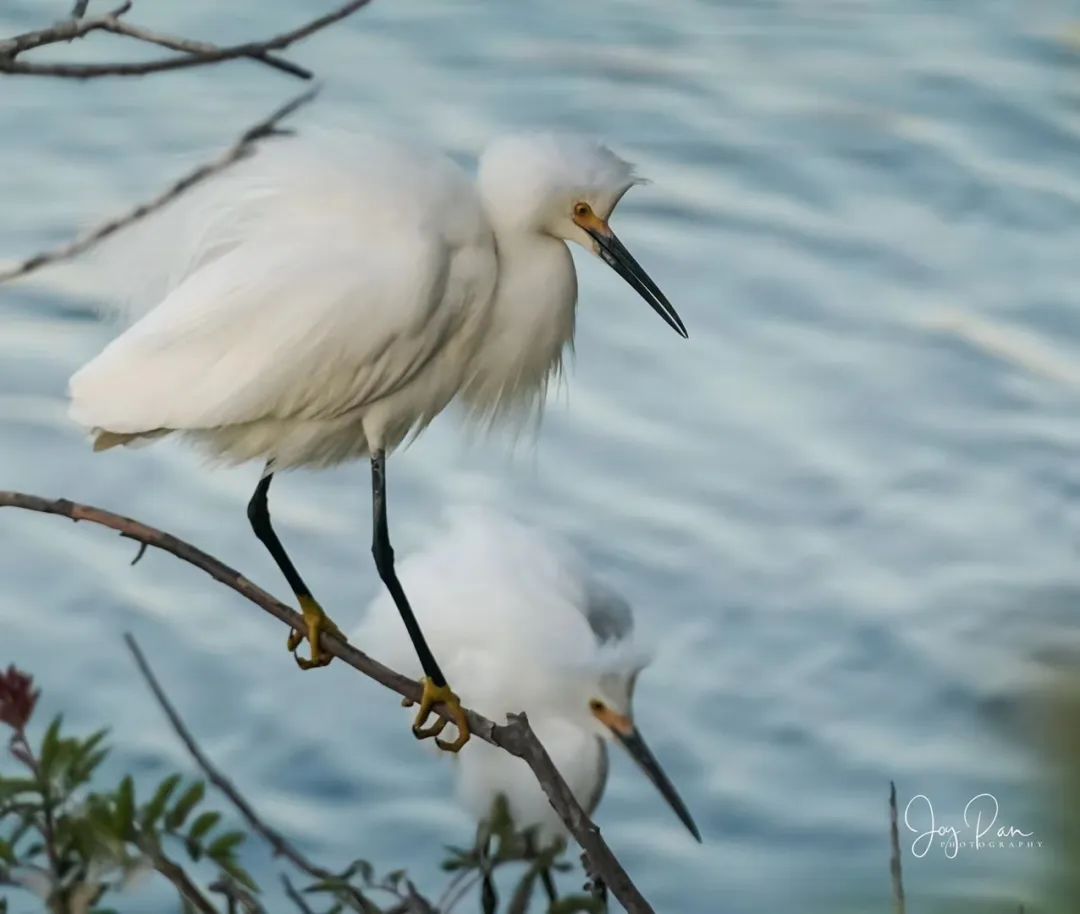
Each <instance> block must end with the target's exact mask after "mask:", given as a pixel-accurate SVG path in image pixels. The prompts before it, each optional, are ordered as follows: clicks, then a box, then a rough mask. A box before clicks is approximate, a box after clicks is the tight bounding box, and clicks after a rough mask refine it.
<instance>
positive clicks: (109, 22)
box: [0, 0, 371, 79]
mask: <svg viewBox="0 0 1080 914" xmlns="http://www.w3.org/2000/svg"><path fill="white" fill-rule="evenodd" d="M370 2H371V0H349V2H348V3H345V4H344V5H342V6H339V7H338V8H337V9H335V10H332V11H331V12H329V13H327V14H325V15H324V16H320V17H319V18H317V19H312V20H311V21H309V22H306V23H304V25H301V26H299V27H298V28H294V29H291V30H290V31H288V32H282V33H281V34H280V35H275V36H274V37H273V38H268V39H266V40H265V41H247V42H244V43H243V44H235V45H229V46H226V47H218V46H216V45H208V44H207V45H203V46H202V48H203V49H202V50H200V51H197V52H187V53H185V55H184V56H182V57H164V58H159V59H157V60H145V61H130V62H120V63H91V64H65V63H28V62H25V61H22V60H19V59H18V56H19V54H21V53H23V52H24V51H28V50H30V49H31V48H37V47H42V46H44V45H47V44H55V43H57V42H60V41H70V40H72V39H73V38H78V37H81V36H82V35H85V34H87V33H89V32H92V31H99V30H105V31H113V32H116V33H117V34H129V35H132V37H140V36H137V35H134V34H132V31H131V30H128V31H120V30H117V29H116V28H115V25H116V22H115V20H116V19H117V18H118V17H119V16H120V15H121V14H122V13H123V12H127V9H128V8H129V7H130V3H126V4H125V5H124V7H122V8H121V10H120V11H114V12H112V13H109V14H106V15H105V16H100V17H95V18H90V19H87V18H78V19H77V18H72V19H67V20H65V21H63V22H61V23H58V24H57V25H55V26H52V27H50V28H45V29H39V30H37V31H35V32H27V33H26V34H24V35H16V36H15V37H14V38H11V39H8V40H7V41H0V73H9V74H12V75H23V76H58V77H66V78H69V79H93V78H96V77H99V76H144V75H146V74H148V73H161V72H164V71H166V70H184V69H189V68H191V67H201V66H205V65H207V64H214V63H220V62H221V61H223V60H236V59H237V58H241V57H253V58H256V59H258V60H260V61H262V62H264V63H267V62H269V61H268V60H267V59H266V58H267V55H268V54H269V52H271V51H281V50H284V49H285V48H287V47H289V46H290V45H293V44H295V43H296V42H298V41H302V40H303V39H305V38H307V37H309V36H310V35H313V34H314V33H315V32H318V31H320V30H321V29H324V28H326V27H327V26H328V25H332V24H333V23H335V22H339V21H340V20H342V19H344V18H346V17H347V16H351V15H352V14H353V13H355V12H356V11H357V10H359V9H361V8H362V7H364V6H367V4H368V3H370ZM131 29H134V27H131ZM134 31H142V30H137V29H136V30H134ZM157 38H161V39H165V40H168V41H170V42H173V43H174V44H175V43H176V42H179V41H181V40H182V39H172V38H169V39H166V36H157ZM143 40H146V39H145V38H144V39H143ZM153 43H154V44H164V41H162V40H155V41H153ZM191 44H192V45H193V46H194V45H195V44H196V43H194V42H192V43H191ZM164 46H165V47H169V46H170V45H169V44H165V45H164ZM176 49H177V50H186V49H183V48H176ZM277 63H280V61H277ZM271 65H276V64H271Z"/></svg>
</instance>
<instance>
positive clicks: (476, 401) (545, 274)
mask: <svg viewBox="0 0 1080 914" xmlns="http://www.w3.org/2000/svg"><path fill="white" fill-rule="evenodd" d="M637 180H638V179H637V178H636V177H635V174H634V170H633V168H632V167H631V166H630V165H629V164H628V163H627V162H624V161H623V160H622V159H620V158H619V157H618V156H616V155H615V154H614V153H613V152H611V151H610V150H609V149H607V148H606V147H605V146H602V145H599V144H597V143H595V142H591V141H586V140H582V139H577V138H570V137H563V136H556V135H548V134H533V135H523V136H513V137H509V138H506V139H502V140H498V141H497V142H495V143H494V144H493V145H491V146H490V147H489V148H488V149H487V151H486V152H485V153H484V154H483V156H482V158H481V161H480V168H479V176H478V179H477V181H476V183H475V184H474V183H473V182H471V181H470V180H468V179H467V177H466V175H465V174H464V173H463V172H462V171H461V170H460V169H459V167H458V166H457V165H455V164H454V163H453V162H452V161H451V160H450V159H448V158H446V157H445V156H443V155H441V154H439V153H435V152H427V151H422V150H418V149H416V148H413V147H411V146H409V145H408V144H404V143H401V142H398V141H391V140H386V139H376V138H371V137H356V136H353V137H342V136H327V137H323V138H321V140H318V141H312V140H311V139H308V138H299V137H292V138H282V139H277V140H274V141H273V142H268V143H266V144H264V146H263V147H262V148H261V149H260V150H259V151H258V152H257V153H256V154H255V155H254V156H253V157H252V158H250V159H249V160H247V161H245V162H242V163H239V164H238V165H236V166H234V167H233V168H232V169H230V170H229V171H227V172H225V173H224V174H223V175H222V176H219V177H217V178H214V179H212V180H211V181H208V182H207V183H206V184H204V185H202V186H201V187H200V188H199V189H198V190H197V191H195V192H194V193H193V199H192V200H190V201H188V204H187V207H186V209H184V210H183V212H182V218H180V217H176V218H174V219H173V220H172V221H170V220H168V219H165V220H164V221H163V222H161V223H159V224H158V227H157V229H156V233H155V231H154V223H153V222H151V223H149V224H148V226H147V228H146V230H147V232H149V233H150V237H149V239H148V240H146V239H144V243H143V244H142V249H141V250H139V251H138V252H137V253H134V254H132V255H131V257H130V258H129V262H128V264H127V265H126V267H125V270H127V271H132V272H134V273H136V274H138V273H139V272H141V271H146V272H147V273H148V274H150V273H154V274H156V275H155V276H149V275H148V277H147V281H148V283H150V284H151V285H153V282H154V280H155V279H156V281H157V284H158V287H159V290H160V292H159V294H158V295H157V296H156V297H155V298H154V299H153V300H152V301H150V302H147V303H145V304H144V309H143V313H141V314H138V313H136V314H133V315H132V316H133V317H135V318H136V319H135V320H134V322H133V323H132V324H131V326H130V327H129V328H128V329H127V330H126V331H125V332H123V333H122V334H121V335H120V336H119V337H118V338H116V339H115V340H113V341H112V342H111V343H110V344H109V345H108V346H106V347H105V349H104V350H103V351H102V352H101V353H100V354H99V355H98V356H97V357H96V358H94V359H92V360H91V361H90V362H89V363H88V364H87V365H85V366H84V367H83V368H81V369H80V370H79V371H78V372H77V373H76V374H75V375H74V376H73V377H72V379H71V382H70V393H71V415H72V417H73V418H74V419H75V420H76V421H77V422H78V423H80V424H81V425H83V426H85V427H87V428H89V429H90V430H92V432H93V434H94V435H95V442H94V448H95V450H105V449H107V448H111V447H113V446H115V445H119V444H130V443H135V442H139V441H144V440H149V439H153V438H156V437H159V436H162V435H167V434H170V433H173V432H177V433H182V434H183V435H184V436H185V437H186V438H188V439H191V440H193V441H194V442H196V443H197V444H198V445H201V446H202V447H203V449H204V450H206V451H208V452H209V453H210V454H211V455H213V456H214V457H215V458H218V459H220V460H223V461H226V462H232V463H239V462H242V461H247V460H254V459H258V460H261V461H264V462H265V469H264V472H263V475H262V477H261V478H260V480H259V484H258V486H257V487H256V489H255V493H254V495H253V496H252V499H251V502H250V504H249V505H248V517H249V518H250V521H251V525H252V528H253V529H254V532H255V535H256V536H257V537H258V538H259V539H260V540H261V541H262V542H263V544H264V545H265V546H266V548H267V549H268V550H269V552H270V554H271V555H272V556H273V558H274V560H275V561H276V563H277V564H278V566H279V567H280V569H281V571H282V573H283V574H284V575H285V578H286V579H287V581H288V583H289V586H290V587H291V588H292V590H293V593H294V594H295V595H296V598H297V600H298V602H299V604H300V608H301V610H302V612H303V614H304V618H305V621H306V624H307V640H308V642H309V644H310V649H311V656H310V659H307V660H305V659H301V658H299V657H297V662H298V663H299V664H300V666H301V667H302V668H304V669H308V668H310V667H314V666H322V665H324V664H326V663H329V661H330V656H329V655H327V654H325V653H324V652H323V651H322V650H321V649H320V645H319V635H320V632H321V631H332V632H334V633H338V629H337V627H336V626H335V625H334V623H333V622H332V621H331V620H330V619H329V617H328V616H327V615H326V614H325V613H324V612H323V610H322V608H321V607H320V605H319V603H318V602H317V601H316V600H315V598H314V597H313V596H312V594H311V591H310V589H309V588H308V586H307V585H306V584H305V583H304V580H303V579H302V578H301V577H300V574H299V572H298V571H297V570H296V568H295V567H294V565H293V564H292V562H291V561H290V559H289V556H288V555H287V554H286V552H285V549H284V547H283V546H282V544H281V542H280V540H279V539H278V537H277V535H276V534H275V532H274V529H273V527H272V526H271V524H270V514H269V510H268V507H267V492H268V490H269V488H270V482H271V480H272V478H273V475H274V473H275V472H276V471H278V470H285V469H289V468H293V467H300V466H329V465H333V464H337V463H340V462H342V461H346V460H352V459H358V458H361V457H369V458H370V460H371V479H372V494H373V498H372V508H373V542H372V553H373V555H374V559H375V565H376V567H377V569H378V572H379V576H380V577H381V578H382V580H383V582H384V583H385V585H386V587H387V589H388V590H389V592H390V594H391V596H392V597H393V599H394V603H395V605H396V606H397V609H398V611H399V612H400V614H401V617H402V619H403V621H404V623H405V627H406V629H407V630H408V633H409V637H410V639H411V640H412V643H413V646H414V648H415V650H416V653H417V655H418V657H419V659H420V664H421V667H422V668H423V673H424V679H423V686H424V690H423V700H422V702H421V704H420V708H419V713H418V714H417V717H416V720H415V723H414V725H413V730H414V732H415V733H416V735H417V736H418V737H420V738H423V737H427V736H436V737H438V734H439V732H440V731H441V729H442V726H443V723H444V722H443V721H442V720H441V719H440V721H439V722H437V723H436V724H435V725H433V726H431V727H426V728H425V727H424V723H425V721H426V720H427V718H428V716H429V714H430V710H431V707H432V705H433V704H434V703H435V702H438V701H442V702H445V703H446V705H447V706H448V708H449V709H450V710H451V712H452V714H453V717H454V720H455V723H456V724H457V728H458V737H457V739H456V740H454V742H452V743H450V742H444V741H442V740H438V742H439V744H440V745H441V746H442V747H443V748H444V749H449V750H453V751H456V750H457V749H460V748H461V746H462V745H463V744H464V743H465V741H466V740H467V739H468V729H467V723H466V719H465V717H464V714H463V713H462V712H461V706H460V703H459V702H458V699H457V697H456V696H455V695H454V693H453V692H452V691H451V689H450V688H449V686H448V685H447V680H446V677H445V676H444V675H443V672H442V670H441V669H440V668H439V665H438V664H437V663H436V661H435V657H434V655H433V654H432V652H431V650H430V648H429V647H428V645H427V643H426V642H425V640H424V635H423V633H422V632H421V630H420V626H419V625H418V624H417V621H416V618H415V617H414V615H413V612H412V610H411V608H410V606H409V601H408V599H407V598H406V595H405V591H404V590H403V589H402V586H401V583H400V582H399V580H398V578H397V575H396V574H395V571H394V552H393V549H392V548H391V545H390V536H389V530H388V525H387V504H386V455H387V454H388V453H389V452H391V451H392V450H393V449H394V448H395V447H397V446H398V445H399V444H401V442H402V441H403V440H404V439H405V438H406V437H407V436H408V435H409V434H410V433H413V434H415V433H418V432H419V431H420V430H421V429H423V428H424V427H425V426H426V425H427V424H428V422H430V421H431V420H432V419H433V418H434V417H435V415H436V414H438V413H439V412H441V411H442V409H443V408H444V407H446V406H447V404H449V403H450V401H451V400H453V399H454V398H455V397H457V396H459V395H460V397H461V399H462V401H463V402H464V404H465V406H466V408H467V411H468V413H470V414H471V415H472V416H474V417H478V418H481V419H483V420H494V419H497V418H500V417H503V416H507V415H520V413H521V412H522V411H523V410H526V411H527V410H530V409H533V410H539V409H540V408H541V407H542V400H543V395H544V391H545V389H546V385H547V382H548V379H549V378H550V377H551V376H552V375H553V374H554V373H555V372H557V371H558V369H559V366H560V364H561V358H562V352H563V350H564V348H565V347H566V346H567V345H568V344H570V343H571V342H572V339H573V334H574V312H575V304H576V299H577V280H576V275H575V272H574V265H573V261H572V259H571V257H570V253H569V251H568V249H567V246H566V243H565V242H567V241H576V242H578V243H579V244H581V245H583V246H584V247H586V248H587V249H589V250H591V251H593V252H594V253H596V254H597V255H599V256H600V257H601V258H602V259H603V260H604V261H605V262H606V263H608V264H609V265H610V266H611V267H612V268H614V269H615V270H616V272H618V273H619V275H621V276H622V277H623V278H624V279H626V281H627V282H629V283H630V285H631V286H633V288H634V289H635V290H636V291H637V292H638V293H639V294H640V295H641V296H642V297H643V298H644V299H645V300H646V301H647V302H648V303H649V304H650V305H651V306H652V308H653V309H654V310H656V312H657V313H658V314H659V315H660V316H661V317H663V319H664V320H665V321H667V323H668V324H670V325H671V326H672V327H673V328H674V329H675V330H677V331H678V332H679V333H680V334H681V335H682V336H686V330H685V328H684V327H683V324H682V321H681V320H680V319H679V317H678V315H677V314H676V312H675V309H674V308H673V307H672V306H671V305H670V303H669V302H668V301H667V299H666V298H665V297H664V296H663V294H662V293H661V292H660V290H659V289H658V288H657V287H656V285H655V284H654V283H653V281H652V280H651V279H650V278H649V277H648V275H646V273H645V271H644V270H643V269H642V268H641V267H640V266H639V265H638V263H637V262H636V261H635V260H634V258H633V257H631V256H630V254H629V252H628V251H627V250H626V248H625V247H623V245H622V244H621V243H620V242H619V240H618V238H616V236H615V234H614V232H612V230H611V228H610V226H609V225H608V217H609V216H610V214H611V211H612V210H613V209H614V207H615V205H616V203H617V202H618V201H619V199H620V198H621V197H622V195H623V194H624V193H625V192H626V191H627V190H628V189H629V188H630V187H631V186H632V185H633V184H635V183H637ZM179 205H180V206H183V201H181V204H179ZM162 225H164V226H167V227H168V228H167V229H166V228H163V227H162ZM145 305H149V307H145ZM301 640H302V638H301V637H299V636H297V635H295V633H294V635H293V636H290V638H289V642H288V647H289V649H290V650H292V651H294V652H295V650H296V649H297V647H298V646H299V643H300V641H301Z"/></svg>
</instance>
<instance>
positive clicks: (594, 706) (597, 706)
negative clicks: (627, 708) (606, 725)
mask: <svg viewBox="0 0 1080 914" xmlns="http://www.w3.org/2000/svg"><path fill="white" fill-rule="evenodd" d="M589 710H590V711H592V712H593V714H599V713H600V712H601V711H603V710H604V703H603V702H602V701H600V699H599V698H594V699H593V700H592V701H590V702H589Z"/></svg>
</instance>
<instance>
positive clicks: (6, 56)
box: [0, 0, 312, 79]
mask: <svg viewBox="0 0 1080 914" xmlns="http://www.w3.org/2000/svg"><path fill="white" fill-rule="evenodd" d="M131 5H132V4H131V0H125V2H124V3H123V4H122V5H120V6H118V7H116V9H114V10H110V11H109V12H108V13H105V14H104V15H103V16H92V17H90V18H83V16H82V13H85V11H86V4H85V3H84V4H83V6H82V10H81V12H80V8H79V7H76V8H75V9H74V10H72V17H71V18H70V19H66V20H64V21H63V22H60V23H57V24H56V25H53V26H50V27H48V28H44V29H36V30H34V31H32V32H24V33H23V34H21V35H16V36H15V37H14V38H7V39H4V40H3V41H0V72H6V66H5V64H6V63H8V62H11V61H14V59H15V58H16V57H18V56H19V55H20V54H22V53H24V52H25V51H30V50H33V49H34V48H40V47H44V46H46V45H50V44H57V43H59V42H62V41H68V42H70V41H74V40H75V39H77V38H82V37H83V36H85V35H89V34H90V33H91V32H110V33H112V34H113V35H124V36H126V37H128V38H134V39H135V40H136V41H142V42H145V43H146V44H154V45H157V46H158V47H163V48H168V49H169V50H171V51H181V52H183V53H184V54H192V55H195V56H196V57H205V56H207V55H210V54H216V53H217V52H219V51H220V50H221V48H220V47H218V46H217V45H214V44H210V43H209V42H207V41H192V40H190V39H187V38H177V37H175V36H173V35H163V34H161V33H160V32H153V31H151V30H150V29H147V28H143V27H142V26H137V25H131V24H130V23H129V22H126V21H125V20H123V19H121V18H120V17H121V16H123V15H124V14H125V13H127V12H128V11H129V10H130V9H131ZM243 56H245V57H250V58H251V59H253V60H256V61H258V62H259V63H264V64H266V65H267V66H270V67H273V68H275V69H277V70H283V71H284V72H286V73H289V74H290V75H292V76H298V77H299V78H300V79H311V76H312V73H311V71H310V70H308V69H306V68H304V67H301V66H299V65H297V64H294V63H293V62H292V61H289V60H286V59H285V58H283V57H278V56H276V55H274V54H269V53H267V52H265V51H252V52H251V53H250V54H245V55H243ZM30 66H35V65H33V64H31V65H30ZM31 75H32V74H31ZM132 75H137V74H132Z"/></svg>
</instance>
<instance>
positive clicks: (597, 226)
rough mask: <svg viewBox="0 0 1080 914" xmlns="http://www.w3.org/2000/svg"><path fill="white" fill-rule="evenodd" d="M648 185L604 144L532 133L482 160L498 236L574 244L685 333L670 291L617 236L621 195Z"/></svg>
mask: <svg viewBox="0 0 1080 914" xmlns="http://www.w3.org/2000/svg"><path fill="white" fill-rule="evenodd" d="M641 183H644V181H643V179H641V178H639V177H638V176H637V174H636V172H635V171H634V167H633V166H632V165H631V164H630V163H629V162H626V161H624V160H623V159H621V158H619V156H617V155H616V154H615V153H614V152H612V151H611V150H610V149H608V148H607V147H606V146H604V145H602V144H601V143H597V142H595V141H592V140H588V139H584V138H581V137H575V136H567V135H562V134H551V133H529V134H521V135H515V136H510V137H505V138H503V139H501V140H497V141H496V142H495V143H493V144H492V145H491V146H490V147H489V148H488V149H487V150H486V151H485V153H484V156H483V158H482V159H481V161H480V193H481V195H482V197H483V199H484V206H485V209H486V210H487V213H488V216H489V218H490V219H491V221H492V223H493V224H494V226H495V228H496V230H497V231H499V230H503V231H509V232H525V233H530V232H531V233H539V234H544V235H550V236H552V237H554V238H559V239H562V240H563V241H573V242H576V243H577V244H579V245H581V246H582V247H583V248H585V249H586V250H587V251H591V252H592V253H593V254H595V255H596V256H597V257H599V258H600V259H601V260H603V261H604V263H606V264H607V265H608V266H609V267H611V268H612V269H613V270H614V271H615V272H616V273H618V274H619V275H620V276H621V277H622V278H623V279H625V280H626V282H627V283H629V285H630V286H631V288H633V289H634V291H636V292H637V293H638V294H639V295H640V296H641V297H642V298H643V299H645V301H646V302H648V304H649V306H650V307H651V308H652V309H653V310H654V311H655V312H656V313H657V314H659V315H660V317H661V318H663V320H664V321H665V322H666V323H667V324H668V326H670V327H671V328H672V329H673V330H674V331H675V332H676V333H678V334H679V335H680V336H682V337H685V336H686V335H687V334H686V327H685V326H684V325H683V322H682V320H681V319H680V318H679V315H678V313H677V312H676V311H675V308H674V307H673V306H672V304H671V302H669V301H668V300H667V298H666V297H665V296H664V293H663V292H661V291H660V289H659V287H658V286H657V285H656V283H654V282H653V281H652V279H651V278H650V277H649V274H648V273H646V272H645V270H644V268H643V267H642V266H641V264H639V263H638V262H637V261H636V260H635V259H634V258H633V257H632V256H631V254H630V252H629V251H628V250H627V249H626V247H625V246H624V245H623V243H622V242H621V241H619V239H618V237H617V236H616V235H615V233H614V232H613V231H612V229H611V226H610V224H609V222H608V220H609V219H610V218H611V213H612V211H613V210H614V209H615V207H616V205H617V204H618V202H619V201H620V200H621V199H622V197H623V195H624V194H625V193H626V192H627V191H628V190H629V189H630V188H631V187H633V186H634V185H635V184H641Z"/></svg>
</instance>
